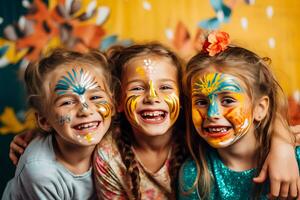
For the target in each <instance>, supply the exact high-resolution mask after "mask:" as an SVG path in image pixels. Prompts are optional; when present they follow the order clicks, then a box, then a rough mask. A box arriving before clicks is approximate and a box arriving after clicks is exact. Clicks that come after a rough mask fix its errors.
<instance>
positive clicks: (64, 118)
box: [57, 115, 71, 126]
mask: <svg viewBox="0 0 300 200" xmlns="http://www.w3.org/2000/svg"><path fill="white" fill-rule="evenodd" d="M57 121H58V124H59V125H61V126H63V125H65V124H69V123H70V122H71V115H59V116H58V120H57Z"/></svg>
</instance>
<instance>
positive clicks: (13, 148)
mask: <svg viewBox="0 0 300 200" xmlns="http://www.w3.org/2000/svg"><path fill="white" fill-rule="evenodd" d="M33 137H34V131H27V132H23V133H21V134H18V135H16V136H15V137H14V139H13V140H12V142H11V143H10V145H9V147H10V148H9V158H10V160H11V161H12V162H13V164H14V165H16V164H17V163H18V161H19V158H20V156H21V155H22V154H23V152H24V150H25V149H26V147H27V145H28V143H29V142H30V141H31V140H32V139H33Z"/></svg>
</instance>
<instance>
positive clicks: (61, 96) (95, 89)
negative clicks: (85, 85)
mask: <svg viewBox="0 0 300 200" xmlns="http://www.w3.org/2000/svg"><path fill="white" fill-rule="evenodd" d="M98 91H100V92H106V91H105V90H104V89H102V88H101V86H99V85H98V86H97V87H96V88H93V89H90V90H87V92H98ZM56 94H57V93H56ZM70 96H79V95H78V94H76V93H74V92H71V91H68V92H66V93H65V94H62V95H59V94H57V97H56V98H55V99H54V103H55V102H57V101H58V100H59V99H61V98H63V97H70Z"/></svg>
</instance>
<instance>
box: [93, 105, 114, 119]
mask: <svg viewBox="0 0 300 200" xmlns="http://www.w3.org/2000/svg"><path fill="white" fill-rule="evenodd" d="M96 106H97V108H98V112H99V113H100V115H101V116H102V117H103V119H105V118H107V117H108V116H110V115H111V106H110V105H109V103H108V102H107V101H101V102H99V103H97V104H96Z"/></svg>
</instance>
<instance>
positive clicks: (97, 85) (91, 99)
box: [3, 49, 113, 199]
mask: <svg viewBox="0 0 300 200" xmlns="http://www.w3.org/2000/svg"><path fill="white" fill-rule="evenodd" d="M25 81H26V86H27V91H28V95H29V104H30V106H31V107H32V108H33V109H34V110H35V112H36V117H37V122H38V125H39V127H40V129H41V130H40V131H39V132H40V135H39V136H38V137H36V138H35V139H34V140H33V141H32V142H31V143H30V144H29V146H28V147H27V148H26V151H25V153H24V155H23V156H22V157H21V158H20V161H19V163H18V166H17V169H16V173H15V177H14V178H13V179H12V180H11V181H10V182H9V183H8V185H7V187H6V190H5V192H4V194H3V199H93V198H95V192H94V187H93V179H92V171H91V163H92V153H93V151H94V149H95V147H96V144H98V143H99V141H100V140H101V139H102V137H103V136H104V134H105V133H106V132H107V131H108V130H109V127H110V123H111V118H112V114H113V113H112V111H113V102H112V90H111V89H110V85H111V75H110V71H109V68H108V63H107V60H106V58H105V56H104V55H102V54H101V53H98V52H94V51H91V52H89V53H85V54H81V53H77V52H72V51H67V50H62V49H57V50H55V51H54V52H53V53H52V54H51V55H49V56H48V57H45V58H43V59H41V60H40V61H39V62H38V63H36V64H31V65H29V66H28V68H27V69H26V72H25Z"/></svg>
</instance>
